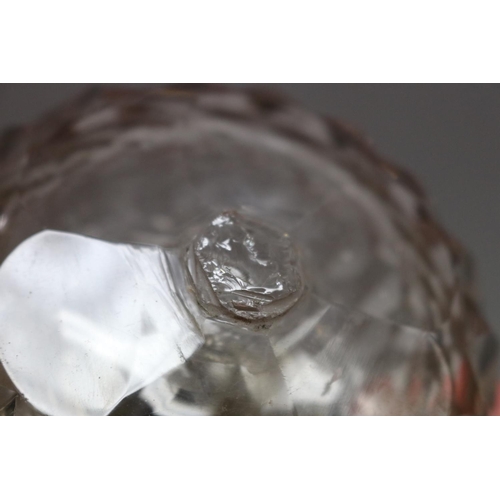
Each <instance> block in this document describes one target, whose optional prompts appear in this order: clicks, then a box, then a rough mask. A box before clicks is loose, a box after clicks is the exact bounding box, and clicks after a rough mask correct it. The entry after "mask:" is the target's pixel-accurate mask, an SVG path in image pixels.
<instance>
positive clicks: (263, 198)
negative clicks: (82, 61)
mask: <svg viewBox="0 0 500 500" xmlns="http://www.w3.org/2000/svg"><path fill="white" fill-rule="evenodd" d="M0 211H1V216H0V262H3V264H2V267H1V268H0V269H4V268H5V265H6V264H7V263H8V262H9V259H10V258H14V256H15V255H16V253H17V252H18V251H19V248H22V247H19V248H18V249H17V250H16V247H18V245H20V244H21V243H22V242H23V241H25V240H27V239H28V238H29V237H30V236H33V235H35V234H37V233H40V232H41V231H44V230H47V229H49V230H52V231H63V232H67V233H72V234H73V237H75V238H82V236H77V235H85V236H88V237H92V238H96V239H97V240H96V241H98V243H99V245H101V244H102V245H117V247H114V248H121V249H123V251H124V252H126V253H130V255H132V254H133V255H135V256H137V257H138V256H139V255H143V256H145V255H148V256H152V255H154V252H158V255H159V254H161V255H163V256H164V257H162V258H165V261H166V262H167V264H168V266H167V267H168V269H169V273H167V274H164V275H163V277H162V280H163V281H162V280H160V281H161V282H162V284H161V286H163V287H164V289H165V290H168V289H170V290H174V291H175V294H174V295H175V299H176V302H175V308H178V307H180V309H179V310H181V311H184V312H185V313H186V316H185V317H184V316H183V318H184V319H185V320H186V321H188V323H189V322H192V324H193V325H194V326H193V330H191V333H192V334H193V335H195V336H194V337H193V339H200V338H201V339H202V340H201V341H200V343H199V344H196V343H195V344H193V350H192V352H190V353H189V355H188V354H187V353H185V354H183V356H184V357H185V361H182V362H181V363H180V364H178V359H179V358H178V357H176V356H177V355H171V356H172V357H171V358H170V359H173V360H174V361H172V363H167V362H166V363H165V365H164V366H163V367H162V368H161V370H160V371H161V373H160V371H158V372H154V373H153V372H152V374H151V376H152V377H156V378H155V379H154V380H150V377H149V375H148V376H147V377H145V378H144V380H143V381H142V382H141V383H140V384H137V383H135V382H133V381H132V382H125V383H123V384H121V385H120V384H118V385H119V386H120V390H117V391H116V392H113V394H114V396H113V398H112V401H111V402H110V404H109V405H107V406H106V405H104V406H102V408H104V410H102V411H101V413H109V414H112V415H128V414H146V415H149V414H155V415H156V414H168V415H170V414H216V415H218V414H224V415H231V414H266V415H267V414H287V415H288V414H314V415H316V414H318V415H323V414H476V413H477V414H484V413H487V412H488V410H489V408H490V406H491V404H492V399H493V395H494V385H493V382H494V379H495V376H496V366H497V362H496V360H497V348H496V343H495V342H494V338H493V336H492V335H491V333H490V331H489V328H488V326H487V325H486V324H485V322H484V321H483V319H482V317H481V314H480V312H479V311H478V308H477V304H476V296H475V288H474V282H473V276H472V270H471V263H470V259H469V258H468V255H467V253H466V252H465V251H464V250H463V248H462V247H461V246H460V245H459V244H458V243H457V242H456V241H455V240H454V239H453V238H452V237H450V236H449V235H448V234H447V233H446V231H444V230H443V228H442V227H441V226H440V225H439V224H438V223H437V222H436V220H435V219H434V217H433V216H432V214H431V213H430V211H429V209H428V205H427V201H426V198H425V196H424V194H423V192H422V190H421V188H420V187H419V185H418V183H416V182H415V181H414V179H413V178H412V177H411V176H409V175H408V174H407V173H405V172H404V171H402V170H401V169H399V168H397V167H395V166H394V165H392V164H390V163H389V162H387V161H385V160H384V159H383V158H381V157H379V156H378V155H377V154H376V153H375V152H373V150H372V149H371V148H370V147H369V146H367V145H366V144H365V142H364V141H363V140H362V139H361V138H360V137H359V136H358V135H357V134H356V133H354V132H352V131H350V130H348V129H346V128H345V127H344V126H342V125H341V124H339V123H337V122H334V121H331V120H327V119H323V118H321V117H318V116H316V115H314V114H312V113H309V112H307V111H306V110H304V109H302V108H300V107H299V106H297V105H295V104H293V103H289V102H287V101H286V100H283V99H281V98H279V97H275V96H270V95H268V94H265V93H262V92H246V93H245V92H240V91H231V90H226V89H220V88H214V87H207V88H198V89H194V90H193V89H192V88H161V89H156V90H153V91H142V90H141V91H138V90H130V91H129V90H101V91H93V92H91V93H89V94H87V95H85V96H83V97H82V98H80V99H79V100H78V101H76V102H74V103H70V104H68V105H67V106H65V107H63V108H62V109H61V110H59V111H57V112H55V113H53V114H52V115H50V116H47V117H46V118H44V119H43V120H41V121H40V122H38V123H35V124H33V125H31V126H29V127H26V128H24V129H19V130H13V131H10V132H8V133H7V134H5V135H4V137H3V139H2V141H1V146H0ZM236 213H237V214H240V215H238V216H237V218H238V221H237V231H236V233H235V234H233V233H232V231H231V230H230V229H229V227H228V226H226V227H221V228H220V229H221V230H223V231H222V232H221V233H219V232H217V234H215V235H214V234H212V233H211V229H210V228H211V227H212V229H213V222H214V221H215V220H216V219H217V217H219V216H220V215H221V214H236ZM240 216H241V219H240ZM251 221H254V222H255V223H256V224H257V226H258V234H257V235H256V238H255V243H256V246H258V247H259V250H258V252H257V254H255V255H254V254H253V253H252V251H253V250H251V247H252V245H247V246H245V232H246V231H247V230H248V226H249V225H250V226H252V225H253V224H254V222H251ZM226 230H229V233H230V234H229V236H230V237H229V240H231V239H233V240H234V242H230V243H231V252H232V250H234V249H236V248H237V249H238V250H237V252H238V255H237V258H236V261H237V262H238V266H236V268H235V266H234V265H233V264H234V262H232V259H233V257H234V255H232V253H231V254H228V255H225V254H224V251H225V250H224V248H223V246H224V245H225V244H227V242H226V240H227V239H228V238H227V237H225V236H224V234H223V232H224V231H226ZM41 234H44V233H41ZM39 237H40V235H38V236H36V238H39ZM205 237H206V238H207V240H208V243H209V244H208V245H207V246H203V243H202V242H203V241H204V240H203V238H205ZM87 240H88V239H85V241H87ZM28 241H30V240H28ZM248 241H249V240H248ZM248 241H247V243H248ZM107 242H116V243H113V244H111V243H107ZM217 244H219V247H217V249H218V250H217V251H216V254H215V255H214V254H213V249H214V248H216V245H217ZM233 244H234V245H236V246H234V247H233ZM221 246H222V247H221ZM202 247H203V248H202ZM146 248H149V249H150V250H148V251H146V250H144V249H146ZM151 249H155V250H154V252H153V250H151ZM144 252H145V253H144ZM148 252H153V254H151V253H148ZM9 255H11V257H9ZM262 255H265V256H267V258H268V263H269V265H270V267H269V269H271V268H272V269H273V271H272V272H271V273H269V275H265V273H264V274H262V273H261V272H260V271H261V269H260V267H259V264H258V260H259V259H260V260H265V258H264V259H261V256H262ZM214 256H215V257H216V258H215V259H214V258H213V257H214ZM253 257H256V259H257V260H252V258H253ZM82 258H84V257H82ZM85 258H86V257H85ZM6 259H7V260H6ZM140 260H141V259H140V258H139V261H140ZM153 260H154V259H153ZM146 261H147V263H145V265H146V264H147V266H150V265H151V262H152V260H151V259H150V258H149V257H148V258H147V259H146ZM210 262H212V263H213V265H212V264H210ZM134 263H135V257H134V258H131V261H130V262H128V265H125V264H124V270H125V268H126V269H127V270H128V271H127V272H132V276H135V275H134V273H135V272H136V271H137V269H138V268H137V267H136V271H134V265H135V264H134ZM22 265H23V266H25V265H26V263H25V262H24V261H23V264H22ZM224 266H225V268H226V269H225V271H224V272H223V274H222V276H220V275H219V274H218V273H220V271H221V270H223V269H224ZM230 267H232V268H233V270H230V269H229V268H230ZM131 269H132V271H130V270H131ZM226 271H229V272H226ZM1 272H3V271H1ZM126 274H127V273H124V274H123V277H122V278H120V279H122V280H124V281H127V280H129V279H132V278H131V277H130V276H131V275H127V276H128V277H127V276H126ZM61 276H62V275H61ZM217 276H219V278H220V279H219V278H218V277H217ZM278 278H280V279H278ZM281 278H286V280H284V281H282V280H281ZM68 279H70V276H68ZM238 280H239V281H238ZM97 281H98V280H97ZM113 281H114V280H111V281H110V282H109V283H108V282H106V287H104V289H108V290H110V289H113V290H114V292H113V293H111V292H110V293H106V294H105V293H103V292H100V291H99V290H98V289H96V291H97V295H96V300H97V297H100V298H99V300H102V301H103V302H100V303H104V302H105V300H112V299H113V300H114V297H115V293H119V291H120V290H121V289H122V285H121V284H120V282H119V280H118V281H117V282H116V283H115V285H113V283H112V282H113ZM160 281H159V282H158V283H157V285H158V286H160ZM278 282H279V283H278ZM169 283H170V284H169ZM0 286H1V284H0ZM47 286H49V285H47ZM96 286H97V284H96V280H94V279H92V280H90V279H89V280H85V287H88V288H86V290H87V292H88V293H87V292H86V294H85V296H92V293H93V292H92V290H93V287H96ZM113 287H115V288H113ZM169 287H170V288H169ZM4 290H5V294H6V295H8V296H9V297H10V298H9V299H8V300H14V299H13V298H12V297H13V296H12V294H11V292H10V290H11V289H8V290H7V289H5V288H4ZM49 290H50V289H49ZM235 292H236V295H237V296H238V299H236V295H235ZM99 293H101V295H99ZM63 298H64V297H63ZM153 308H154V307H153ZM167 309H168V308H167ZM176 310H177V309H176ZM3 311H4V313H5V314H11V312H10V309H9V311H6V309H5V308H4V309H3ZM87 312H88V311H87ZM122 314H123V318H121V317H120V316H121V315H122ZM129 314H137V311H136V310H135V309H134V308H130V311H128V310H127V311H126V310H123V313H119V312H117V314H116V315H115V316H114V318H115V319H116V320H117V322H118V323H117V324H122V325H124V323H121V322H122V321H124V319H125V318H126V317H127V315H129ZM164 314H166V312H165V313H164ZM94 316H95V315H94V313H93V312H92V313H91V314H89V315H88V318H89V319H91V320H92V321H96V320H98V318H97V317H94ZM23 321H26V322H28V321H29V319H23ZM257 323H259V324H258V325H257ZM190 324H191V323H190ZM2 328H3V330H2V334H1V335H2V338H7V337H9V338H10V337H11V336H13V335H14V332H10V331H7V330H6V327H5V325H2ZM120 330H121V327H120ZM174 331H175V329H174ZM90 333H91V332H87V334H88V335H89V336H90V337H92V336H91V335H90ZM87 334H86V335H87ZM162 335H166V336H167V337H168V336H169V335H170V333H168V332H167V328H166V327H165V332H163V333H162ZM10 341H11V340H10ZM11 342H12V341H11ZM91 344H92V345H93V347H91V348H92V349H96V350H98V349H99V342H98V340H94V341H92V342H91ZM7 345H8V344H7ZM196 346H198V347H197V348H196ZM2 348H3V349H5V345H2ZM9 349H10V348H8V349H7V350H8V351H9ZM28 351H29V349H28ZM28 351H25V350H24V349H22V350H20V351H19V352H16V353H14V352H13V351H12V352H11V351H9V352H11V354H9V355H8V358H9V359H8V361H9V363H10V360H11V359H12V356H15V355H16V354H17V355H19V356H20V357H21V360H20V361H18V362H19V363H26V365H24V366H27V365H29V366H31V365H32V363H31V361H30V362H29V363H28V358H26V356H27V354H26V352H28ZM23 357H24V361H22V358H23ZM165 359H166V358H165ZM4 361H5V362H6V361H7V358H5V357H2V363H4ZM30 369H31V370H32V371H33V377H34V376H35V375H34V373H35V372H36V373H37V374H38V377H39V378H40V379H41V381H43V384H44V386H45V387H52V385H51V384H52V383H53V384H55V385H57V384H58V383H59V381H56V382H52V381H51V379H50V378H49V377H48V376H47V375H46V374H44V373H40V371H39V370H36V369H35V368H33V367H32V368H30ZM2 374H3V375H2ZM113 376H114V375H113ZM101 377H102V376H101ZM13 379H14V375H13V372H12V370H11V369H9V368H8V367H7V366H4V367H3V371H2V372H0V386H1V391H2V392H0V412H3V413H4V414H12V413H14V414H39V413H56V412H55V411H53V410H50V408H53V407H52V406H47V405H45V404H41V403H40V402H39V401H36V402H35V400H34V399H33V398H32V397H31V398H30V397H28V398H27V399H28V400H26V398H23V397H21V395H20V394H21V393H22V392H23V391H22V390H21V388H20V387H18V386H17V385H18V384H20V382H19V381H18V382H17V384H16V381H15V380H13ZM146 379H147V380H146ZM19 380H20V379H19ZM41 381H40V383H42V382H41ZM112 385H113V384H112ZM118 385H117V387H118ZM80 389H81V388H80V386H79V385H78V384H76V388H73V390H76V391H77V392H78V391H79V390H80ZM50 390H55V389H50ZM12 393H14V395H15V396H14V398H13V397H12ZM39 397H40V398H42V399H43V397H42V396H39ZM56 399H57V398H56ZM73 403H74V404H76V402H73ZM73 403H72V404H73ZM65 404H66V403H64V402H63V401H58V402H57V403H56V405H55V406H54V407H56V406H57V405H62V406H64V405H65ZM83 407H85V405H83V406H81V407H79V408H83ZM73 408H75V407H74V406H73ZM60 409H61V408H59V410H60ZM49 410H50V411H49ZM59 410H58V411H59ZM65 411H66V412H71V411H73V410H70V409H68V408H67V409H66V410H65ZM74 412H75V413H79V412H80V410H74ZM87 413H92V411H88V412H87Z"/></svg>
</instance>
